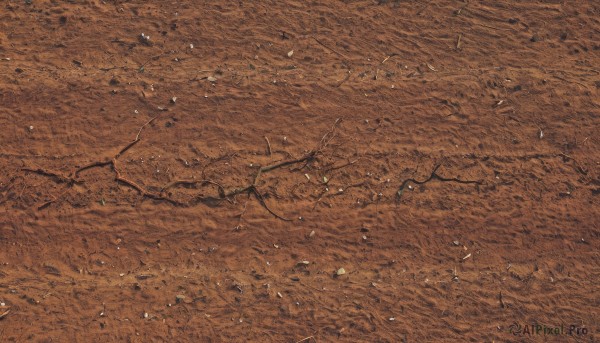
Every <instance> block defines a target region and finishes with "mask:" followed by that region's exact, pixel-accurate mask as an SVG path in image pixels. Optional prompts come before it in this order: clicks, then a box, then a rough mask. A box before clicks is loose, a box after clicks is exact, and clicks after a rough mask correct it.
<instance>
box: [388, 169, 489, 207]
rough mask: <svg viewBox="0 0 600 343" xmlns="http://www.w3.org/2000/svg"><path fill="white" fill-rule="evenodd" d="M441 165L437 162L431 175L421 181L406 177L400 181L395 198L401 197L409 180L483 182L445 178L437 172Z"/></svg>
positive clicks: (418, 182) (418, 183)
mask: <svg viewBox="0 0 600 343" xmlns="http://www.w3.org/2000/svg"><path fill="white" fill-rule="evenodd" d="M441 166H442V164H441V163H440V164H437V165H436V166H435V167H434V168H433V171H432V172H431V175H429V177H428V178H427V179H426V180H423V181H419V180H415V179H412V178H411V179H406V180H404V182H402V184H401V185H400V188H399V189H398V192H396V196H397V199H398V200H400V197H402V193H403V192H404V188H405V187H406V186H407V185H408V183H409V182H412V183H415V184H417V185H422V184H425V183H427V182H429V181H431V180H433V179H437V180H440V181H442V182H457V183H464V184H478V185H481V184H482V183H483V182H482V181H472V180H460V179H458V178H445V177H442V176H440V175H438V174H437V170H438V169H439V168H440V167H441Z"/></svg>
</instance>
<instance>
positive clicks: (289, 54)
mask: <svg viewBox="0 0 600 343" xmlns="http://www.w3.org/2000/svg"><path fill="white" fill-rule="evenodd" d="M292 55H294V50H290V52H288V53H287V57H288V58H291V57H292Z"/></svg>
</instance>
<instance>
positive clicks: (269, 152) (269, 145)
mask: <svg viewBox="0 0 600 343" xmlns="http://www.w3.org/2000/svg"><path fill="white" fill-rule="evenodd" d="M265 141H267V154H269V156H271V154H272V153H271V143H270V142H269V138H267V136H265Z"/></svg>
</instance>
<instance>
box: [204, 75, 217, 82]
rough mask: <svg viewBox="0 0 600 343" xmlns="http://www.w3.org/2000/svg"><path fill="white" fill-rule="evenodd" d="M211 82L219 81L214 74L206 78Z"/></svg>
mask: <svg viewBox="0 0 600 343" xmlns="http://www.w3.org/2000/svg"><path fill="white" fill-rule="evenodd" d="M206 79H207V80H208V81H209V82H217V78H216V77H214V76H209V77H207V78H206Z"/></svg>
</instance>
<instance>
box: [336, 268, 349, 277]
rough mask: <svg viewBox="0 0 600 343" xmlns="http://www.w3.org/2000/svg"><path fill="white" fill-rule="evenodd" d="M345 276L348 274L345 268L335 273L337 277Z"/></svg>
mask: <svg viewBox="0 0 600 343" xmlns="http://www.w3.org/2000/svg"><path fill="white" fill-rule="evenodd" d="M344 274H346V269H344V268H340V269H338V270H337V271H336V272H335V275H337V276H342V275H344Z"/></svg>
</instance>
